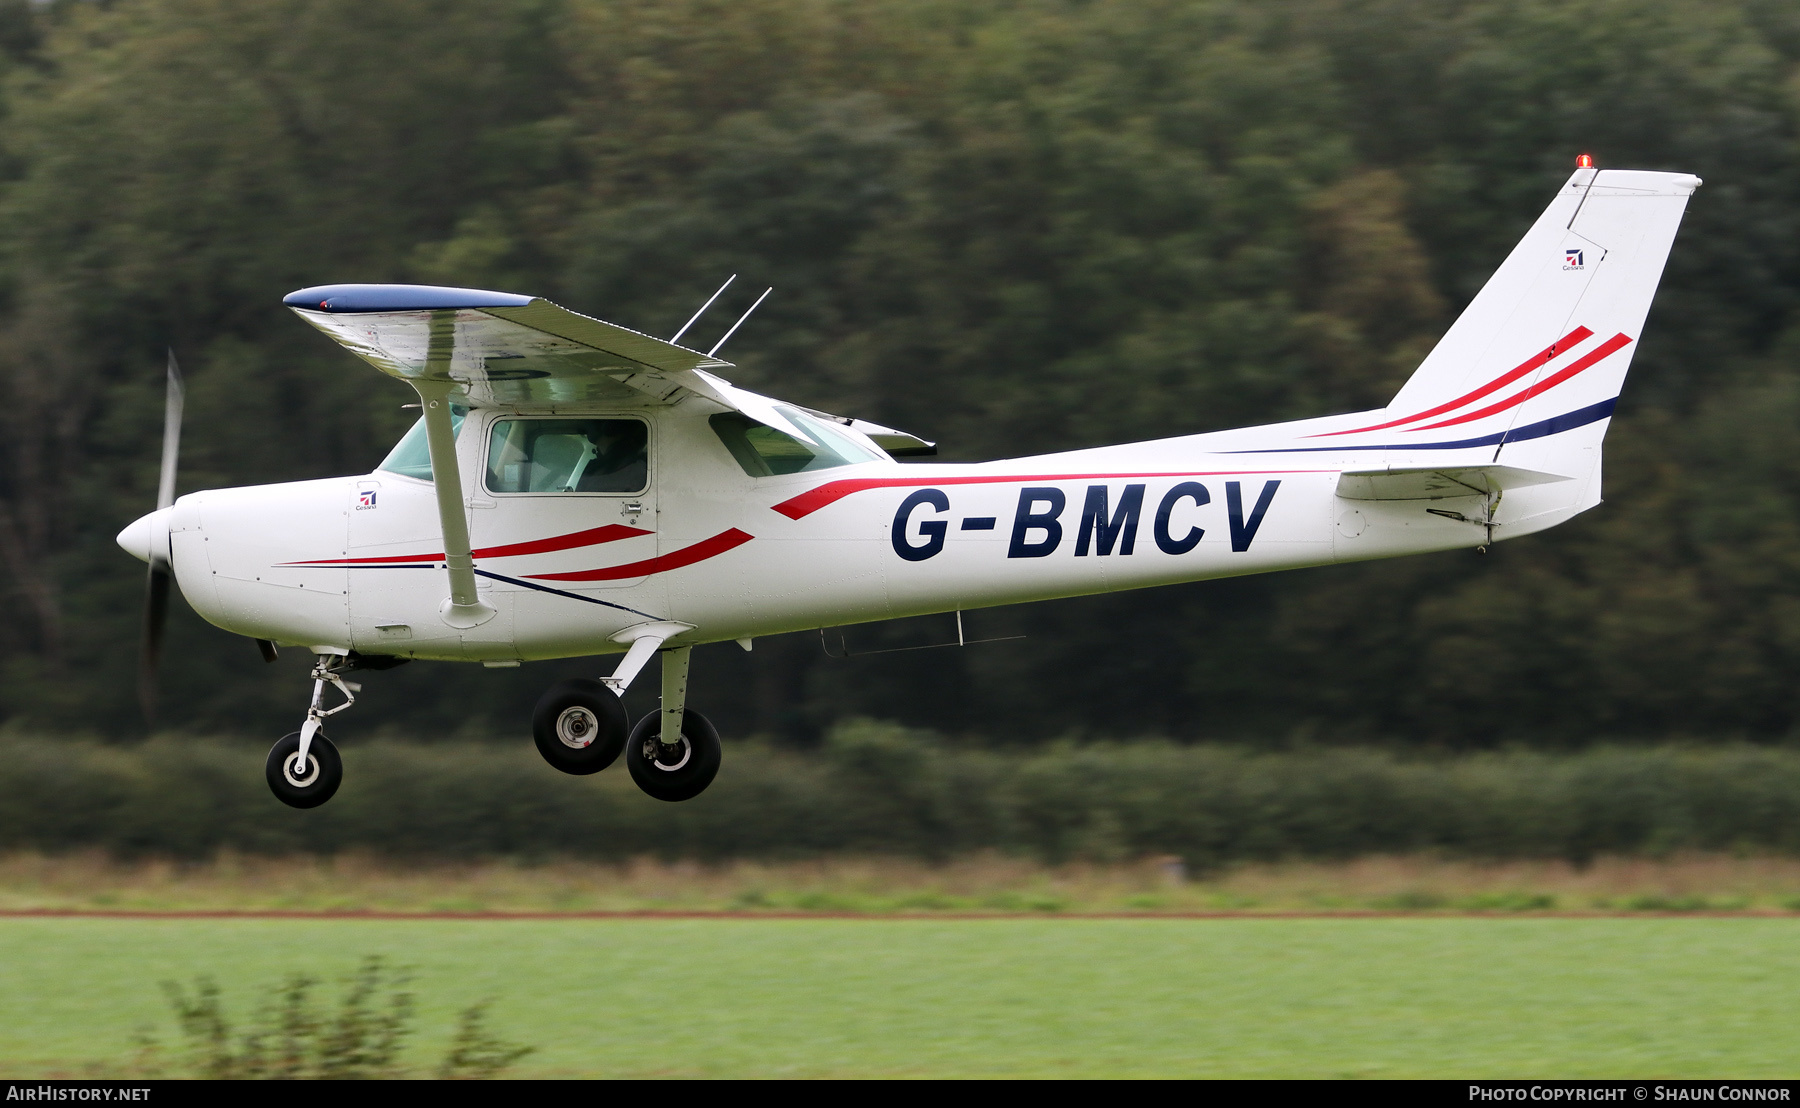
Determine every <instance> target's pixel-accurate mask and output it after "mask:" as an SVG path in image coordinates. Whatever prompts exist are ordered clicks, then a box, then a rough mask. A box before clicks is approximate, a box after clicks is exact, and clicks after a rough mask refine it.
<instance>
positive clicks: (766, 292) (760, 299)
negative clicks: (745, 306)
mask: <svg viewBox="0 0 1800 1108" xmlns="http://www.w3.org/2000/svg"><path fill="white" fill-rule="evenodd" d="M721 291H723V290H721ZM774 291H775V286H774V285H770V286H769V287H768V288H766V289H764V290H763V294H762V295H761V296H759V297H757V298H756V303H755V304H752V305H750V309H749V311H746V312H745V313H744V314H743V315H741V316H738V321H737V322H736V323H733V324H732V325H731V330H729V331H727V332H725V339H728V338H730V337H731V336H732V335H735V334H736V333H737V329H738V328H739V327H742V326H743V325H744V320H746V319H749V318H750V312H754V311H755V310H756V309H757V308H758V307H759V306H761V304H762V302H763V301H765V300H767V299H768V298H769V294H770V293H772V292H774ZM725 339H720V340H719V341H718V342H715V343H713V348H712V349H711V350H708V351H707V352H706V356H707V357H709V358H710V357H712V356H713V355H714V354H717V353H718V352H719V347H721V346H724V345H725Z"/></svg>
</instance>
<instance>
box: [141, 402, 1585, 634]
mask: <svg viewBox="0 0 1800 1108" xmlns="http://www.w3.org/2000/svg"><path fill="white" fill-rule="evenodd" d="M721 410H722V409H721V408H719V407H718V406H717V405H714V404H712V403H710V402H709V401H707V400H705V399H703V398H699V397H689V398H687V399H684V400H682V401H681V402H679V403H677V404H674V405H670V406H667V407H662V408H657V409H643V410H629V411H617V412H584V413H581V414H583V415H592V416H602V417H608V418H619V419H632V420H643V421H644V422H645V423H646V424H647V425H648V443H647V459H648V466H647V471H648V472H647V477H646V478H644V479H643V482H642V485H641V487H637V488H634V489H631V490H630V491H622V492H562V491H558V492H526V493H515V492H502V491H495V490H494V489H493V488H491V487H490V486H491V484H492V480H491V478H489V477H488V470H487V462H488V459H489V457H490V451H493V450H497V449H498V448H497V447H495V446H493V444H492V441H491V440H492V437H493V436H494V435H496V434H499V433H500V431H498V430H497V428H496V425H497V424H499V423H500V422H501V421H502V420H506V419H517V418H519V417H518V416H516V415H507V414H504V413H499V412H494V411H488V410H482V409H476V410H474V411H472V412H470V413H469V415H468V417H467V419H466V420H465V422H464V423H463V425H462V428H461V431H460V434H459V436H458V439H457V454H458V460H459V465H460V468H461V472H462V475H463V485H464V488H463V494H464V496H463V500H464V504H465V507H466V510H467V517H468V520H469V529H470V534H471V538H472V545H473V547H474V558H475V565H476V571H477V574H478V577H479V581H480V590H481V598H482V601H483V602H484V603H486V604H487V605H489V606H491V607H492V608H494V609H495V611H496V615H495V616H494V617H493V618H492V619H490V620H488V621H487V622H485V623H483V624H481V625H480V626H477V627H473V628H468V629H458V628H455V627H452V626H450V625H449V624H447V623H446V622H445V621H444V620H443V619H442V618H440V613H439V609H440V606H441V605H442V604H443V603H444V599H445V595H446V584H445V580H446V579H445V572H444V563H443V548H442V542H441V539H440V538H439V537H438V536H439V534H440V531H439V525H438V516H437V508H436V501H435V499H434V497H435V492H434V488H433V485H432V483H431V481H430V480H429V479H427V478H424V477H420V476H407V475H404V474H402V473H398V472H392V471H387V470H378V471H376V472H374V473H370V474H367V475H362V476H352V477H339V478H330V479H325V480H317V481H304V482H297V483H292V484H280V485H263V486H254V487H247V488H235V489H222V490H214V491H207V492H198V493H192V494H189V495H187V496H183V497H181V498H180V499H179V500H178V501H177V502H176V503H175V504H174V505H173V506H172V507H171V508H169V509H166V510H165V512H164V513H159V516H160V520H159V522H160V523H161V524H162V526H163V527H166V529H167V542H168V547H167V549H168V551H169V556H170V560H171V564H172V567H173V569H174V572H175V574H176V577H177V580H178V582H179V584H180V587H181V591H182V593H183V595H184V596H185V597H186V598H187V600H188V602H189V603H190V604H191V605H192V606H193V607H194V609H195V610H196V611H198V612H199V613H200V614H201V615H202V616H203V617H205V618H206V619H207V620H209V621H210V622H212V623H214V624H216V625H218V626H219V627H222V628H224V629H226V630H228V631H233V632H237V633H239V634H243V635H248V636H252V637H255V638H261V639H269V640H272V641H275V642H279V643H283V644H293V645H299V646H305V647H312V648H321V649H328V650H331V651H344V650H354V651H356V652H358V653H361V654H366V655H391V656H399V657H407V658H421V659H443V660H461V661H482V662H487V663H490V664H504V663H507V662H512V661H524V660H533V659H546V658H558V657H571V656H580V655H590V654H604V653H612V652H617V651H620V650H622V649H624V647H623V646H622V645H621V644H620V643H619V642H616V641H614V639H613V636H614V635H616V634H618V633H619V632H621V631H622V630H624V629H625V628H629V627H632V626H634V625H638V624H643V623H645V622H646V621H675V622H679V623H684V624H689V625H691V626H692V627H693V628H694V630H692V631H691V632H688V633H687V634H685V635H683V636H680V640H679V641H681V642H683V643H688V644H693V643H701V642H715V641H725V640H732V639H747V638H754V637H757V636H762V635H770V634H776V633H781V632H788V631H797V630H806V629H811V628H818V627H833V626H842V625H847V624H854V623H862V622H868V621H873V620H882V619H892V618H896V617H902V616H913V615H922V614H928V613H933V612H947V611H953V610H962V609H973V608H980V607H986V606H992V605H1001V604H1014V603H1020V602H1024V601H1033V600H1043V599H1049V598H1054V597H1067V596H1078V595H1084V594H1091V593H1100V592H1109V591H1116V590H1122V589H1133V588H1143V587H1148V586H1155V585H1166V584H1174V583H1178V582H1186V581H1197V580H1204V579H1208V578H1217V577H1228V576H1236V575H1240V574H1248V573H1260V572H1268V571H1271V570H1279V569H1290V568H1297V567H1302V566H1314V565H1325V564H1330V563H1333V562H1338V561H1352V560H1362V559H1366V558H1372V557H1384V556H1390V555H1394V554H1403V553H1414V552H1421V551H1428V550H1441V549H1450V548H1456V547H1472V546H1476V545H1479V544H1480V543H1482V542H1484V541H1487V540H1488V539H1489V538H1490V534H1489V532H1488V531H1486V530H1485V529H1483V528H1481V527H1477V526H1471V525H1470V523H1468V522H1466V521H1461V520H1458V519H1455V518H1452V516H1454V515H1455V514H1457V513H1456V512H1455V509H1456V508H1457V507H1459V506H1461V507H1466V508H1468V512H1467V513H1464V514H1467V515H1470V516H1473V515H1475V514H1477V513H1478V511H1479V509H1480V507H1481V506H1482V504H1483V503H1484V502H1483V499H1482V498H1481V497H1479V496H1474V497H1471V498H1468V500H1469V503H1468V504H1462V503H1461V501H1460V500H1457V499H1450V500H1445V499H1442V498H1440V499H1434V500H1428V501H1427V500H1412V501H1350V500H1346V499H1345V498H1343V497H1342V496H1340V495H1339V486H1340V473H1341V471H1342V470H1343V469H1344V468H1345V465H1346V464H1349V463H1350V462H1353V461H1354V460H1355V459H1354V458H1348V457H1347V458H1339V457H1336V456H1334V455H1330V454H1323V455H1322V454H1318V453H1305V452H1299V453H1244V452H1242V451H1241V450H1234V449H1233V446H1234V440H1233V434H1234V433H1231V432H1225V433H1220V434H1214V435H1193V436H1184V437H1180V438H1171V439H1162V440H1156V441H1151V442H1141V443H1134V444H1128V445H1123V446H1113V447H1104V448H1097V449H1091V450H1081V451H1074V452H1069V453H1062V454H1050V455H1040V456H1037V457H1030V458H1016V459H1008V460H1005V461H994V462H984V463H975V464H917V463H908V464H902V463H899V462H896V461H893V460H889V459H886V458H885V457H884V456H880V455H879V451H877V450H876V449H875V448H874V447H873V446H872V445H870V447H869V450H868V451H867V452H866V456H867V457H868V459H869V460H864V461H852V462H850V463H849V464H841V465H835V466H832V467H830V468H823V469H816V470H805V471H802V472H795V473H788V474H784V475H765V476H752V475H751V474H750V473H748V472H746V470H745V468H744V466H743V465H742V464H740V462H739V461H738V460H737V459H736V458H734V456H733V454H732V452H731V451H730V450H729V449H727V447H726V446H725V444H724V443H723V442H722V441H721V439H720V437H719V435H718V434H717V433H716V431H715V429H714V426H713V424H712V423H710V422H709V418H710V417H713V416H715V415H717V414H718V413H719V412H720V411H721ZM559 415H566V413H551V414H549V415H547V416H543V417H540V418H556V417H557V416H559ZM1356 418H1359V417H1357V416H1342V417H1334V418H1333V419H1332V420H1329V421H1315V422H1319V423H1320V425H1321V426H1325V425H1328V424H1336V423H1341V421H1343V420H1354V419H1356ZM1309 426H1310V425H1309V424H1290V425H1285V426H1284V427H1282V428H1280V429H1279V430H1280V431H1281V432H1282V433H1281V434H1280V436H1279V437H1280V438H1281V439H1283V440H1285V441H1292V440H1293V439H1294V437H1295V436H1297V435H1303V434H1304V433H1305V432H1306V430H1307V428H1308V427H1309ZM1263 430H1265V431H1268V430H1277V429H1263ZM844 433H846V434H848V432H844ZM1266 437H1267V436H1264V438H1266ZM1529 491H1530V490H1526V492H1527V493H1529ZM1556 496H1557V503H1558V504H1561V505H1565V506H1566V505H1568V503H1569V492H1568V491H1567V490H1564V491H1561V492H1559V493H1557V494H1556ZM1429 509H1435V511H1432V510H1429ZM1507 509H1508V511H1507V516H1506V518H1507V519H1512V520H1516V521H1517V522H1515V523H1513V524H1512V525H1511V526H1510V528H1508V530H1509V532H1510V533H1513V534H1517V533H1524V532H1525V531H1528V530H1536V529H1537V527H1538V526H1540V525H1548V524H1549V523H1551V522H1557V521H1559V520H1560V518H1566V514H1572V512H1569V513H1562V512H1557V513H1552V514H1554V515H1556V516H1557V518H1556V519H1548V518H1545V519H1541V520H1540V519H1533V520H1531V521H1530V524H1527V522H1526V519H1527V516H1529V515H1530V514H1531V503H1530V496H1529V495H1525V496H1524V497H1523V498H1517V497H1512V498H1509V502H1508V505H1507ZM1577 510H1578V509H1577ZM1540 515H1541V513H1540ZM146 518H147V519H149V518H150V517H146ZM1502 537H1504V536H1502Z"/></svg>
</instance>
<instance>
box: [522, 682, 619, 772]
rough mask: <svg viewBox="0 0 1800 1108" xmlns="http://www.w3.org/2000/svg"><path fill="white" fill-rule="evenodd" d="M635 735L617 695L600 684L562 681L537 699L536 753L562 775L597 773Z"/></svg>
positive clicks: (533, 727)
mask: <svg viewBox="0 0 1800 1108" xmlns="http://www.w3.org/2000/svg"><path fill="white" fill-rule="evenodd" d="M630 733H631V717H629V716H627V715H626V714H625V706H624V705H623V704H620V703H619V697H618V694H617V693H615V692H613V691H612V690H611V689H609V688H607V687H606V686H605V685H604V684H602V683H601V682H599V681H595V680H593V679H591V678H587V677H576V678H572V679H570V680H568V681H558V682H557V683H556V684H554V685H551V686H550V688H549V690H548V691H547V692H545V693H544V695H543V696H541V697H539V698H538V702H537V707H536V708H534V709H533V710H532V713H531V737H532V739H533V740H534V741H536V743H537V748H538V753H539V754H542V755H543V756H544V761H546V762H549V763H550V764H551V765H553V766H555V767H556V768H557V769H560V770H562V771H563V772H564V773H573V774H576V775H577V776H585V775H587V774H590V773H599V772H600V771H601V770H603V769H605V768H606V767H607V766H610V765H612V764H613V762H615V761H617V760H618V757H619V751H621V750H624V749H625V736H626V735H628V734H630Z"/></svg>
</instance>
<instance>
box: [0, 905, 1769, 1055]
mask: <svg viewBox="0 0 1800 1108" xmlns="http://www.w3.org/2000/svg"><path fill="white" fill-rule="evenodd" d="M1797 931H1800V922H1795V921H1792V920H1785V919H1751V918H1735V919H1716V918H1715V919H1676V918H1640V919H1548V918H1542V919H1474V918H1417V919H1360V920H1358V919H1350V920H1341V919H1340V920H1329V919H1223V920H1167V919H1165V920H1157V919H1143V920H1080V919H1063V920H1056V919H1030V918H1012V919H987V920H891V919H888V920H883V919H867V920H838V919H820V920H804V919H800V920H793V919H723V920H598V921H566V922H564V921H542V922H539V921H417V922H409V921H390V920H381V921H355V920H319V921H291V920H228V921H218V920H123V919H112V920H108V919H94V918H87V919H6V920H0V1013H4V1014H3V1015H0V1074H4V1075H6V1076H47V1075H52V1074H65V1075H80V1074H81V1073H83V1072H90V1073H98V1072H101V1071H102V1070H104V1071H111V1072H124V1071H126V1070H128V1069H129V1068H130V1066H131V1065H132V1064H133V1063H132V1059H133V1053H134V1051H133V1047H132V1045H131V1039H132V1034H133V1030H134V1028H137V1027H140V1026H145V1025H154V1026H155V1027H156V1028H157V1031H158V1034H159V1035H160V1036H161V1037H162V1038H163V1039H164V1040H165V1042H166V1041H168V1040H169V1039H170V1038H171V1035H172V1030H171V1026H170V1021H169V1019H168V1016H167V1013H166V1011H165V1009H164V1007H163V1002H162V1000H161V998H160V996H159V994H158V990H157V982H158V981H159V980H163V979H169V978H176V979H181V980H183V981H184V982H186V981H189V980H191V979H192V978H193V977H194V975H196V974H199V973H210V974H212V975H214V976H215V977H216V978H217V979H218V980H219V982H220V984H221V985H222V986H223V987H224V991H225V997H226V1002H227V1010H228V1011H229V1012H232V1013H234V1014H236V1015H238V1016H240V1017H241V1016H243V1015H245V1014H247V1013H248V1011H249V1009H250V1008H251V1006H252V1004H253V1001H254V998H255V997H256V996H258V995H260V993H261V991H262V989H263V987H264V986H267V985H270V984H273V983H274V982H276V981H277V980H279V979H280V978H281V977H283V976H284V975H285V974H287V973H290V972H293V971H298V970H305V971H308V972H312V973H314V974H319V975H324V976H328V977H332V978H336V977H338V976H340V975H342V974H343V973H345V972H347V971H349V970H350V969H351V968H352V967H353V965H354V964H355V962H356V960H357V959H358V958H359V957H361V956H362V955H365V954H376V953H379V954H384V955H387V956H388V957H389V958H391V959H394V960H395V961H397V962H400V963H406V964H411V965H414V966H416V967H417V969H418V978H417V982H416V986H415V987H416V990H417V992H418V995H419V999H420V1002H421V1014H420V1021H419V1023H420V1036H419V1039H418V1041H416V1042H415V1043H414V1045H413V1047H412V1049H411V1051H410V1057H411V1058H412V1060H413V1062H414V1064H416V1065H419V1066H421V1067H423V1066H424V1065H426V1064H427V1063H430V1062H433V1061H435V1060H436V1059H437V1058H438V1057H439V1056H441V1054H442V1049H443V1043H444V1040H445V1037H446V1035H447V1033H448V1030H449V1028H450V1026H451V1023H452V1020H453V1018H454V1013H455V1011H456V1010H457V1009H458V1008H460V1007H462V1006H465V1005H467V1004H469V1003H472V1002H473V1001H475V1000H478V999H480V998H482V997H486V996H493V997H496V998H498V1001H497V1003H496V1004H495V1006H494V1009H493V1027H494V1029H495V1031H496V1032H497V1033H499V1034H500V1035H502V1036H503V1037H505V1038H508V1039H511V1040H514V1041H522V1042H527V1043H532V1044H535V1045H537V1046H538V1048H539V1050H538V1052H537V1053H536V1054H534V1055H532V1056H531V1057H529V1058H528V1059H526V1061H525V1063H524V1064H523V1065H522V1066H521V1068H520V1070H519V1071H518V1072H519V1073H520V1074H521V1075H581V1076H644V1075H682V1076H688V1075H692V1076H829V1075H919V1076H937V1075H962V1076H973V1075H1034V1076H1076V1075H1081V1076H1102V1075H1106V1076H1115V1075H1141V1076H1150V1075H1191V1076H1266V1075H1284V1076H1306V1077H1313V1076H1316V1077H1335V1076H1371V1077H1373V1076H1381V1077H1391V1076H1456V1077H1477V1076H1489V1077H1499V1076H1520V1075H1531V1076H1569V1077H1573V1076H1637V1077H1650V1076H1666V1077H1722V1076H1737V1077H1752V1076H1769V1077H1774V1076H1791V1075H1792V1074H1793V1073H1794V1072H1795V1071H1796V1070H1797V1069H1800V1030H1796V1029H1797V1028H1800V943H1796V942H1795V938H1796V936H1797Z"/></svg>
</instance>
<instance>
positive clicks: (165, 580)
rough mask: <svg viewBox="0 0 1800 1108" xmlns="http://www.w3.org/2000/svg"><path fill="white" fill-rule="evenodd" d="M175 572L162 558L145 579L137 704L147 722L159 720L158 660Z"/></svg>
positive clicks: (152, 565)
mask: <svg viewBox="0 0 1800 1108" xmlns="http://www.w3.org/2000/svg"><path fill="white" fill-rule="evenodd" d="M174 584H175V575H174V574H172V573H170V572H169V565H168V563H167V562H166V561H164V560H162V559H160V558H159V559H155V560H153V561H152V562H151V563H150V573H149V576H147V577H146V578H145V580H144V642H143V649H142V650H140V651H139V653H138V706H139V707H141V708H142V709H143V710H144V722H145V723H146V724H153V723H155V722H156V693H157V681H156V663H157V661H158V659H160V658H161V657H162V642H163V628H164V626H165V625H166V624H167V623H168V619H169V591H170V589H171V587H172V586H173V585H174Z"/></svg>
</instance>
